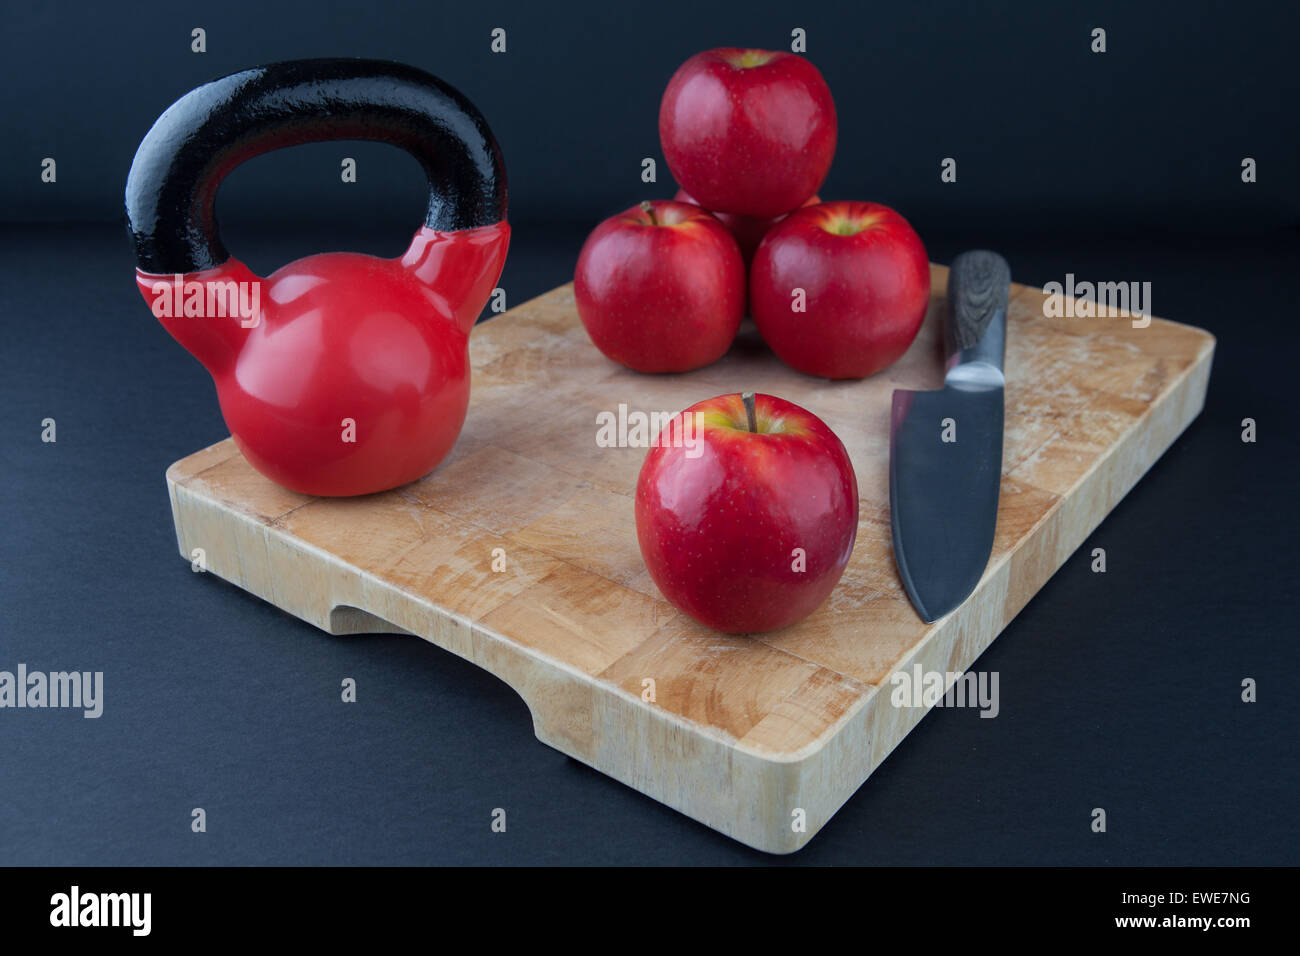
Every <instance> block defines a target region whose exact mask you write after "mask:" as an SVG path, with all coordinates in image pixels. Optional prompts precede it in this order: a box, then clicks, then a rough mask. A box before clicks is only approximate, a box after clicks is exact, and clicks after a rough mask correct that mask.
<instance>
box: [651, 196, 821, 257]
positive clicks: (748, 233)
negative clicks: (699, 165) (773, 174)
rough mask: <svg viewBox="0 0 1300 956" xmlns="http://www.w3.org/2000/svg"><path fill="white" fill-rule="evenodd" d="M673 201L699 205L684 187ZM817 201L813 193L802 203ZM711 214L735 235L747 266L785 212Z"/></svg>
mask: <svg viewBox="0 0 1300 956" xmlns="http://www.w3.org/2000/svg"><path fill="white" fill-rule="evenodd" d="M673 201H674V202H688V203H690V204H691V205H693V206H698V205H700V204H699V203H698V202H696V201H695V198H694V197H693V196H692V195H691V194H690V193H688V192H687V191H686V190H685V189H679V190H677V195H676V196H674V197H673ZM819 202H821V200H820V199H818V198H817V197H816V196H815V195H814V196H810V197H809V198H808V200H807V201H806V202H805V203H804V205H805V206H815V205H817V204H818V203H819ZM713 215H715V216H716V217H717V218H718V222H720V223H722V224H723V225H724V226H726V227H727V230H728V231H729V232H730V233H731V234H732V235H733V236H734V237H735V239H736V245H738V246H739V247H740V255H741V258H743V259H744V260H745V266H746V267H747V268H748V266H749V263H750V262H751V261H753V258H754V252H755V251H756V250H757V249H758V244H759V243H760V242H762V241H763V237H764V236H766V235H767V232H768V230H769V229H771V228H772V227H773V226H774V225H776V224H777V223H778V222H780V221H781V220H782V219H784V218H785V213H782V214H781V215H779V216H777V217H776V218H775V219H755V218H754V217H753V216H740V215H737V214H736V213H733V212H715V213H714V214H713Z"/></svg>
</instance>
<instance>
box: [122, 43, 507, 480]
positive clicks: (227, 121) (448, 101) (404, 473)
mask: <svg viewBox="0 0 1300 956" xmlns="http://www.w3.org/2000/svg"><path fill="white" fill-rule="evenodd" d="M323 139H375V140H380V141H384V142H392V143H395V144H396V145H400V146H403V147H404V148H406V149H407V150H408V151H410V152H412V153H413V154H414V155H416V157H417V158H418V159H420V161H421V163H422V165H423V166H424V167H425V170H426V173H427V174H428V175H429V179H430V185H431V199H430V206H429V211H428V214H427V216H426V221H425V225H424V226H423V227H422V228H420V230H419V231H418V232H417V233H416V234H415V236H414V238H413V239H412V241H411V244H410V246H409V247H408V249H407V250H406V252H405V253H404V254H403V255H401V256H399V257H397V258H396V259H384V258H379V257H375V256H368V255H362V254H358V253H348V252H333V253H324V254H321V255H314V256H309V257H307V258H304V259H300V260H298V261H296V262H292V263H289V264H288V265H285V266H283V267H281V268H280V269H278V270H277V271H276V272H274V273H273V274H272V275H270V276H267V277H265V278H262V277H259V276H257V275H255V274H254V273H253V272H252V271H251V270H250V269H248V267H247V266H246V265H244V264H243V263H242V262H240V261H239V260H237V259H235V258H232V257H230V256H229V254H228V253H226V252H225V250H224V248H223V247H222V246H221V243H220V238H219V235H218V233H217V230H216V221H215V212H214V208H213V204H214V200H215V193H216V188H217V185H219V182H220V179H221V177H222V176H224V175H225V174H226V173H227V172H228V171H229V170H230V169H232V168H234V166H235V165H237V164H238V163H239V162H242V161H243V160H245V159H248V158H250V157H251V156H253V155H257V154H259V153H262V152H266V151H268V150H270V149H275V148H279V147H281V146H286V145H293V144H295V143H300V142H309V141H313V140H323ZM127 212H128V221H129V223H130V227H131V233H132V238H133V240H134V241H135V245H136V251H137V270H136V282H137V285H138V287H139V289H140V292H141V294H142V295H143V296H144V298H145V301H146V302H147V303H149V305H150V308H151V310H152V311H153V314H154V315H155V316H156V317H157V318H158V319H159V321H160V322H161V323H162V324H163V325H164V327H165V328H166V329H167V330H168V331H169V332H170V333H171V334H172V336H173V337H174V338H176V340H177V341H179V342H180V343H181V344H182V345H183V346H184V347H185V348H186V349H188V350H189V351H190V352H191V353H192V354H194V356H195V357H196V358H198V359H199V361H200V362H202V363H203V365H204V367H205V368H207V370H208V371H209V373H210V374H211V375H212V378H213V381H214V382H215V384H216V387H217V395H218V399H219V401H220V404H221V411H222V415H223V417H224V418H225V421H226V424H227V426H228V427H229V428H230V432H231V435H232V436H233V438H234V440H235V442H236V444H237V445H238V447H239V449H240V451H241V452H242V453H243V454H244V456H245V457H246V458H247V459H248V461H249V463H250V464H252V465H253V466H254V467H255V468H256V469H257V470H258V471H260V472H261V473H262V474H264V475H266V476H267V477H268V478H270V479H271V480H273V481H275V482H277V483H279V484H281V485H283V486H285V487H287V488H290V489H292V490H294V491H299V492H302V493H304V494H311V495H359V494H369V493H372V492H377V491H383V490H386V489H389V488H393V487H397V486H399V485H402V484H406V483H407V482H410V481H413V480H415V479H417V478H419V477H421V476H422V475H424V474H426V473H428V472H429V471H431V470H432V469H433V468H434V467H436V466H437V465H438V463H439V462H441V461H442V459H443V458H444V457H445V456H446V455H447V453H448V452H449V451H450V450H451V448H452V446H453V445H454V444H455V441H456V438H457V436H458V435H459V433H460V429H461V426H462V425H463V424H464V420H465V413H466V409H467V407H468V402H469V385H470V372H469V357H468V336H469V333H470V330H471V329H472V327H473V324H474V322H475V320H476V319H477V317H478V315H479V313H480V312H481V311H482V309H483V306H484V305H485V304H486V302H487V299H488V297H489V296H490V295H491V293H492V290H493V288H494V287H495V285H496V282H497V279H498V278H499V277H500V274H501V270H502V267H503V266H504V263H505V255H506V249H507V247H508V244H509V236H510V227H509V225H508V224H507V223H506V221H505V174H504V167H503V165H502V163H501V158H500V152H499V150H498V149H497V147H496V144H495V141H494V140H493V139H492V137H491V133H490V131H488V129H487V126H486V123H485V122H484V121H483V120H482V117H481V116H479V115H478V113H477V111H475V110H474V108H473V107H472V105H470V104H469V103H468V101H466V100H464V98H463V97H461V96H460V94H458V93H456V92H455V91H454V90H451V88H450V87H447V86H446V85H445V84H442V83H441V81H438V80H436V79H434V78H433V77H430V76H429V75H428V74H425V73H423V72H421V71H419V70H414V69H413V68H410V67H404V66H401V65H400V64H391V63H385V62H380V61H366V60H307V61H295V62H290V63H283V64H275V65H272V66H270V67H262V68H259V69H257V70H250V71H245V72H243V73H239V74H234V75H233V76H231V77H226V78H223V79H222V80H217V81H214V83H211V84H207V85H206V86H204V87H200V88H199V89H197V90H195V91H193V92H191V93H189V94H187V95H186V96H185V97H182V99H181V100H179V101H177V103H176V104H174V105H173V106H172V107H171V108H170V109H169V110H168V111H167V112H165V113H164V114H163V116H162V117H160V118H159V120H158V122H157V123H156V124H155V126H154V128H153V129H152V130H151V131H150V133H149V134H148V136H146V137H145V140H144V141H143V142H142V143H141V146H140V150H139V151H138V152H137V154H136V159H135V162H134V164H133V165H132V170H131V175H130V177H129V178H128V184H127Z"/></svg>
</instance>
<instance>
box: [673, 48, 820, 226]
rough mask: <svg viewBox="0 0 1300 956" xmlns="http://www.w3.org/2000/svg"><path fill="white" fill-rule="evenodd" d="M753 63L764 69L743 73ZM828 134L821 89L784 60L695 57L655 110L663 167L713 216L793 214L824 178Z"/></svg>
mask: <svg viewBox="0 0 1300 956" xmlns="http://www.w3.org/2000/svg"><path fill="white" fill-rule="evenodd" d="M747 54H748V55H749V60H747V59H746V55H747ZM765 58H766V59H765ZM754 60H764V62H761V63H758V64H757V65H752V66H745V65H742V64H744V63H746V62H752V61H754ZM837 135H838V126H837V121H836V117H835V103H834V101H833V100H832V99H831V92H830V89H829V88H828V87H827V86H826V81H825V80H823V79H822V75H821V73H820V72H818V70H817V67H815V66H813V65H812V63H810V62H809V61H808V60H805V59H804V58H803V57H801V56H795V55H793V54H790V53H783V52H768V51H761V50H740V49H732V48H722V49H717V50H707V51H705V52H703V53H697V54H696V55H695V56H693V57H691V58H690V59H689V60H687V61H686V62H685V63H683V64H682V65H681V67H679V68H678V70H677V72H676V73H674V74H673V76H672V79H671V80H669V81H668V87H667V89H665V90H664V95H663V100H662V101H661V102H660V105H659V141H660V144H661V145H662V146H663V151H664V158H665V159H666V160H667V161H668V168H669V169H671V170H672V173H673V176H674V178H676V180H677V182H678V183H680V184H681V187H682V188H683V189H684V190H686V191H687V192H688V193H690V194H691V195H692V196H694V197H695V199H696V200H697V201H698V202H699V203H700V205H701V206H703V207H704V208H705V209H710V210H713V211H716V212H727V213H738V214H740V215H744V216H752V217H757V218H760V219H771V218H773V217H775V216H780V215H782V214H783V213H787V212H789V211H790V210H792V209H797V208H798V207H799V206H800V205H801V204H802V203H803V202H804V201H805V200H806V199H807V198H808V197H809V196H811V195H812V194H813V193H815V192H817V190H818V189H819V188H821V185H822V182H823V181H824V180H825V179H826V174H827V172H828V171H829V170H830V167H831V159H832V158H833V157H834V155H835V142H836V138H837Z"/></svg>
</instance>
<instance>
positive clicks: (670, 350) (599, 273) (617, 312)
mask: <svg viewBox="0 0 1300 956" xmlns="http://www.w3.org/2000/svg"><path fill="white" fill-rule="evenodd" d="M650 207H651V209H652V210H653V212H654V218H655V222H652V221H651V218H650V215H649V214H647V213H646V212H645V211H644V210H642V209H641V208H640V207H638V206H633V207H632V208H631V209H628V210H626V211H624V212H622V213H619V214H618V215H617V216H611V217H610V218H609V219H606V220H605V221H604V222H602V223H601V224H600V225H599V226H597V227H596V228H595V229H594V230H593V231H592V233H591V235H590V236H589V237H587V241H586V242H585V243H584V244H583V246H582V252H581V253H580V254H579V255H578V265H577V268H576V270H575V271H574V288H573V294H574V300H575V301H576V303H577V306H578V316H579V318H581V319H582V324H583V326H584V327H585V328H586V330H587V334H588V335H589V336H590V337H591V341H592V343H593V344H594V345H595V346H596V348H598V349H600V351H601V352H602V353H604V354H605V355H606V356H608V357H609V358H611V359H613V360H614V361H615V362H618V363H620V364H621V365H625V366H627V367H628V368H630V369H635V370H636V371H638V372H687V371H690V370H691V369H696V368H700V367H701V366H704V365H708V364H709V363H710V362H714V361H717V360H718V359H719V358H721V357H722V356H723V355H724V354H725V353H726V351H727V349H728V348H730V347H731V343H732V340H733V339H735V337H736V330H737V329H739V328H740V320H741V318H742V317H743V316H744V312H745V284H746V283H745V264H744V262H743V261H742V260H741V257H740V250H739V249H738V248H737V247H736V242H735V240H734V239H733V238H732V237H731V234H730V233H729V232H727V230H726V228H725V227H724V226H723V225H722V224H721V223H720V222H718V220H717V219H715V218H714V217H713V216H711V215H709V213H707V212H705V211H704V210H703V209H701V208H700V207H699V206H694V205H690V204H688V203H677V202H665V201H663V200H656V201H655V202H652V203H650Z"/></svg>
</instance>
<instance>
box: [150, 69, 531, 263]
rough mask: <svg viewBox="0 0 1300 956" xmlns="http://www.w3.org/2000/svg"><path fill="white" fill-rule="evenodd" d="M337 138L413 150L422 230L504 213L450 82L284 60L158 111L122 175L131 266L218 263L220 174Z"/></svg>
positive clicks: (487, 141) (479, 135)
mask: <svg viewBox="0 0 1300 956" xmlns="http://www.w3.org/2000/svg"><path fill="white" fill-rule="evenodd" d="M340 139H360V140H375V141H378V142H382V143H391V144H392V145H394V146H399V147H401V148H402V149H404V150H406V151H407V152H408V153H410V154H411V155H412V156H414V157H415V158H416V159H417V160H419V162H420V165H421V166H422V167H424V172H425V175H426V176H428V178H429V210H428V214H427V215H426V217H425V224H426V225H427V226H428V227H429V228H430V229H437V230H440V231H447V232H450V231H455V230H459V229H472V228H475V227H477V226H487V225H491V224H492V223H496V222H501V221H502V220H503V219H505V216H506V171H505V164H504V163H503V162H502V160H501V150H500V149H499V148H498V146H497V142H496V139H494V138H493V136H492V131H491V130H490V129H488V125H487V121H486V120H484V119H483V115H482V114H481V113H479V111H478V110H477V109H475V107H474V104H472V103H471V102H470V101H469V100H467V99H466V98H465V97H464V96H463V95H462V94H461V93H460V92H458V91H457V90H455V89H453V88H452V87H451V86H448V85H447V84H446V83H444V82H442V81H441V80H439V79H438V78H436V77H434V76H430V75H429V74H428V73H425V72H424V71H423V70H419V69H416V68H415V67H412V66H406V65H404V64H401V63H392V62H389V61H386V60H360V59H323V60H290V61H287V62H284V63H272V64H270V65H268V66H262V67H257V68H255V69H251V70H244V71H242V72H240V73H232V74H231V75H230V76H226V77H222V78H221V79H219V80H213V81H212V82H211V83H206V84H204V85H203V86H200V87H198V88H197V89H195V90H192V91H190V92H189V93H186V94H185V95H184V96H182V97H181V98H180V99H179V100H177V101H176V102H175V103H173V104H172V105H171V106H170V107H168V108H167V110H166V112H164V113H163V114H162V116H160V117H158V121H157V122H156V123H154V125H153V128H152V129H151V130H149V132H148V134H147V135H146V136H145V138H144V140H143V141H142V142H141V143H140V148H139V149H138V150H136V154H135V160H134V161H133V162H132V163H131V173H130V175H129V176H128V177H127V181H126V216H127V226H128V229H129V230H130V233H131V238H132V240H133V242H134V243H135V254H136V264H137V265H138V266H139V268H140V269H141V271H143V272H147V273H152V274H155V275H167V274H172V273H178V272H179V273H190V272H198V271H200V270H203V269H210V268H213V267H215V266H219V265H221V264H222V263H224V262H225V261H227V260H228V259H229V258H230V253H229V252H227V251H226V248H225V246H224V245H222V242H221V235H220V234H219V232H218V231H217V218H216V196H217V187H219V186H220V185H221V181H222V179H224V178H225V177H226V175H227V174H228V173H229V172H230V171H231V170H232V169H234V168H235V167H236V166H238V165H239V164H240V163H242V162H244V161H246V160H249V159H252V158H253V157H254V156H260V155H261V154H262V153H268V152H270V151H271V150H274V149H280V148H282V147H284V146H296V145H298V144H300V143H315V142H323V141H326V140H340Z"/></svg>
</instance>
